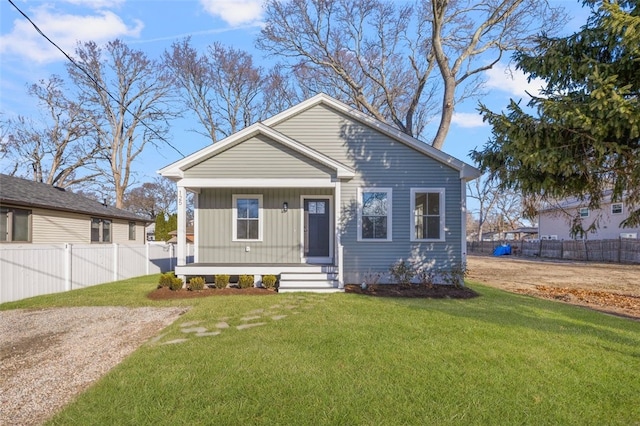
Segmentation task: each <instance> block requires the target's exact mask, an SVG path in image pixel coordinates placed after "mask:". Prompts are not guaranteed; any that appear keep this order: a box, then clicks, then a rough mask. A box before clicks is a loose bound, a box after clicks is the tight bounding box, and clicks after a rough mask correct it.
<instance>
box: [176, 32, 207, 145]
mask: <svg viewBox="0 0 640 426" xmlns="http://www.w3.org/2000/svg"><path fill="white" fill-rule="evenodd" d="M163 61H164V64H165V65H166V67H167V68H168V69H169V70H170V72H171V77H172V81H173V84H175V85H176V86H177V87H178V89H179V92H180V94H181V97H182V100H183V102H184V104H185V106H186V108H187V110H189V111H190V112H192V113H195V114H196V117H197V118H198V122H199V123H200V124H201V125H202V126H203V127H204V131H202V130H199V129H192V130H193V131H195V132H196V133H199V134H201V135H203V136H206V137H208V138H210V139H211V142H212V143H213V142H215V141H216V140H217V137H218V136H217V134H216V131H217V129H218V123H217V121H216V106H215V103H214V96H215V92H214V84H213V80H212V75H211V69H212V67H213V65H212V64H211V63H210V62H209V58H208V57H207V56H205V55H201V54H199V53H198V51H197V50H196V49H195V48H194V47H193V46H191V39H190V38H189V37H187V38H185V39H183V40H181V41H177V42H175V43H173V44H172V45H171V48H170V49H169V50H167V51H165V52H164V54H163Z"/></svg>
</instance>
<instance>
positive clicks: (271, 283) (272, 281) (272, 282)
mask: <svg viewBox="0 0 640 426" xmlns="http://www.w3.org/2000/svg"><path fill="white" fill-rule="evenodd" d="M276 281H278V278H276V276H275V275H263V276H262V286H263V287H265V288H268V289H274V288H276Z"/></svg>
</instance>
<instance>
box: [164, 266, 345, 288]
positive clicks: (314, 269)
mask: <svg viewBox="0 0 640 426" xmlns="http://www.w3.org/2000/svg"><path fill="white" fill-rule="evenodd" d="M175 273H176V275H178V276H181V277H192V276H212V275H217V274H226V275H232V276H233V275H253V276H254V278H255V285H261V283H262V276H263V275H275V276H276V277H278V280H279V288H278V291H279V292H280V293H286V292H294V291H311V292H322V293H332V292H342V291H344V286H342V285H341V284H340V281H339V280H338V267H337V266H335V265H330V264H311V263H286V264H273V263H254V264H238V263H190V264H187V265H181V266H176V268H175Z"/></svg>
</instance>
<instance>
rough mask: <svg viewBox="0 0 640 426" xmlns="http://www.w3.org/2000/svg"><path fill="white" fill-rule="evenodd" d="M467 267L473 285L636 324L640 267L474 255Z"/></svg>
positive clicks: (639, 315) (639, 291)
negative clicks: (595, 311) (588, 309)
mask: <svg viewBox="0 0 640 426" xmlns="http://www.w3.org/2000/svg"><path fill="white" fill-rule="evenodd" d="M467 266H468V277H467V278H468V279H469V280H471V281H476V282H480V283H482V284H485V285H488V286H491V287H496V288H500V289H503V290H507V291H511V292H513V293H520V294H528V295H531V296H535V297H540V298H543V299H553V300H558V301H562V302H565V303H570V304H572V305H579V306H585V307H588V308H591V309H595V310H599V311H603V312H607V313H612V314H615V315H621V316H625V317H631V318H636V319H640V265H622V264H617V263H595V262H573V261H562V260H551V259H537V258H522V257H514V256H499V257H495V256H476V255H472V256H469V257H468V258H467Z"/></svg>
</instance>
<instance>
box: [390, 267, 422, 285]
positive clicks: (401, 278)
mask: <svg viewBox="0 0 640 426" xmlns="http://www.w3.org/2000/svg"><path fill="white" fill-rule="evenodd" d="M389 274H390V275H391V278H392V279H393V280H394V281H395V282H396V283H397V284H398V285H399V286H401V287H409V286H410V285H411V280H412V279H413V277H415V275H416V271H415V270H414V269H413V266H411V264H410V263H408V262H407V261H405V260H399V261H397V262H396V263H394V264H393V265H391V267H390V268H389Z"/></svg>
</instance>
